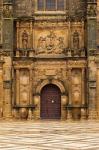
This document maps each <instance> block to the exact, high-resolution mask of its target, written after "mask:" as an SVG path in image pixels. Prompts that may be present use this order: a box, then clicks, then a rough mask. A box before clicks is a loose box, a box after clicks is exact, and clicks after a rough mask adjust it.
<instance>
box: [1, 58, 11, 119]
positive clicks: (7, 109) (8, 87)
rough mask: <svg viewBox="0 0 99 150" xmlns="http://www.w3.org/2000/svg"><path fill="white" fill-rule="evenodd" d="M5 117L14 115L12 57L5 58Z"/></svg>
mask: <svg viewBox="0 0 99 150" xmlns="http://www.w3.org/2000/svg"><path fill="white" fill-rule="evenodd" d="M4 60H5V63H4V68H3V69H4V74H3V79H4V113H3V116H4V118H11V116H12V106H11V105H12V80H11V74H12V70H11V58H10V57H5V58H4Z"/></svg>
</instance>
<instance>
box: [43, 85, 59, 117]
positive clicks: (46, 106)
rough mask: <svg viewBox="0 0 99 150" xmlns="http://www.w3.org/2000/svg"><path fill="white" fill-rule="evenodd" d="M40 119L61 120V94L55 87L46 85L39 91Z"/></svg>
mask: <svg viewBox="0 0 99 150" xmlns="http://www.w3.org/2000/svg"><path fill="white" fill-rule="evenodd" d="M41 118H42V119H60V118H61V92H60V89H59V88H58V87H57V86H56V85H53V84H48V85H46V86H44V87H43V89H42V91H41Z"/></svg>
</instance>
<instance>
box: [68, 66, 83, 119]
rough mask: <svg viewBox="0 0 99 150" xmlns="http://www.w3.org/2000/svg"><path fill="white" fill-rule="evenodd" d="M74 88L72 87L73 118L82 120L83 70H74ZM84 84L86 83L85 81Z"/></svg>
mask: <svg viewBox="0 0 99 150" xmlns="http://www.w3.org/2000/svg"><path fill="white" fill-rule="evenodd" d="M71 82H72V87H71V97H72V106H73V110H72V116H73V118H74V119H80V117H81V109H80V106H81V104H82V94H84V93H82V70H81V69H72V81H71ZM83 82H84V81H83Z"/></svg>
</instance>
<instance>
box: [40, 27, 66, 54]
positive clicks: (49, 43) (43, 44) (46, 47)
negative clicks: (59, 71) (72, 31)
mask: <svg viewBox="0 0 99 150" xmlns="http://www.w3.org/2000/svg"><path fill="white" fill-rule="evenodd" d="M64 48H65V44H64V37H57V35H56V33H55V32H54V31H53V30H52V31H50V34H48V35H47V36H45V37H42V36H40V38H39V39H38V45H37V54H53V53H54V54H61V53H63V52H64Z"/></svg>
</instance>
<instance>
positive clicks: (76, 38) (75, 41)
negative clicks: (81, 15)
mask: <svg viewBox="0 0 99 150" xmlns="http://www.w3.org/2000/svg"><path fill="white" fill-rule="evenodd" d="M73 48H74V49H79V34H78V32H77V31H75V32H74V34H73Z"/></svg>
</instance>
